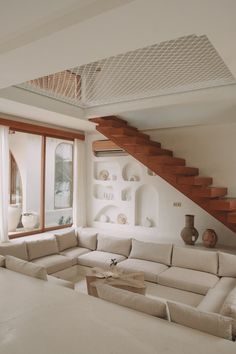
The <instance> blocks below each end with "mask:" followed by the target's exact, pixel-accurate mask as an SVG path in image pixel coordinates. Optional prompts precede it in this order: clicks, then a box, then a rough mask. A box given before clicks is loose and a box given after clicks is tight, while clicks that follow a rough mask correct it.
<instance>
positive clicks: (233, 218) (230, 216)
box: [227, 213, 236, 224]
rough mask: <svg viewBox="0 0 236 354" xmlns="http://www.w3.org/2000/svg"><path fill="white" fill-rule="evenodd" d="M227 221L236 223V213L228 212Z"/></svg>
mask: <svg viewBox="0 0 236 354" xmlns="http://www.w3.org/2000/svg"><path fill="white" fill-rule="evenodd" d="M227 221H228V222H229V223H230V224H236V213H228V215H227Z"/></svg>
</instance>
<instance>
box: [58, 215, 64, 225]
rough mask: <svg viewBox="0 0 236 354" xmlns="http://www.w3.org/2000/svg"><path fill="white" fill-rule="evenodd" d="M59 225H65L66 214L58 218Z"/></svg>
mask: <svg viewBox="0 0 236 354" xmlns="http://www.w3.org/2000/svg"><path fill="white" fill-rule="evenodd" d="M58 225H64V216H61V217H60V218H59V220H58Z"/></svg>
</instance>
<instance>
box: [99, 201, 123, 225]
mask: <svg viewBox="0 0 236 354" xmlns="http://www.w3.org/2000/svg"><path fill="white" fill-rule="evenodd" d="M122 218H125V222H121V221H122V220H123V219H122ZM94 221H97V222H101V223H106V224H126V225H127V224H128V218H127V216H126V215H125V214H124V213H121V211H120V209H119V208H118V207H117V206H115V205H107V206H105V207H104V208H102V210H100V211H99V212H98V214H97V215H96V217H95V220H94Z"/></svg>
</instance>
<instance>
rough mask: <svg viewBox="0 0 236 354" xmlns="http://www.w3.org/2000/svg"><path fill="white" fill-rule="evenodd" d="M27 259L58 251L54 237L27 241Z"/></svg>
mask: <svg viewBox="0 0 236 354" xmlns="http://www.w3.org/2000/svg"><path fill="white" fill-rule="evenodd" d="M27 248H28V254H29V260H32V259H36V258H40V257H45V256H49V255H50V254H57V253H59V249H58V246H57V241H56V239H55V237H53V238H48V239H44V240H36V241H31V242H27Z"/></svg>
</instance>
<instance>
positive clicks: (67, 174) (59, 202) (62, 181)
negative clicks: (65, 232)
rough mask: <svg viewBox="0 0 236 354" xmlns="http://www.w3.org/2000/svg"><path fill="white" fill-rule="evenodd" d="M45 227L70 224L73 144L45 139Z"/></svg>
mask: <svg viewBox="0 0 236 354" xmlns="http://www.w3.org/2000/svg"><path fill="white" fill-rule="evenodd" d="M45 172H46V173H45V181H46V183H45V192H46V193H45V225H46V227H54V226H62V225H69V224H72V214H73V213H72V204H73V144H72V142H68V141H64V140H61V139H55V138H46V164H45Z"/></svg>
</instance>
